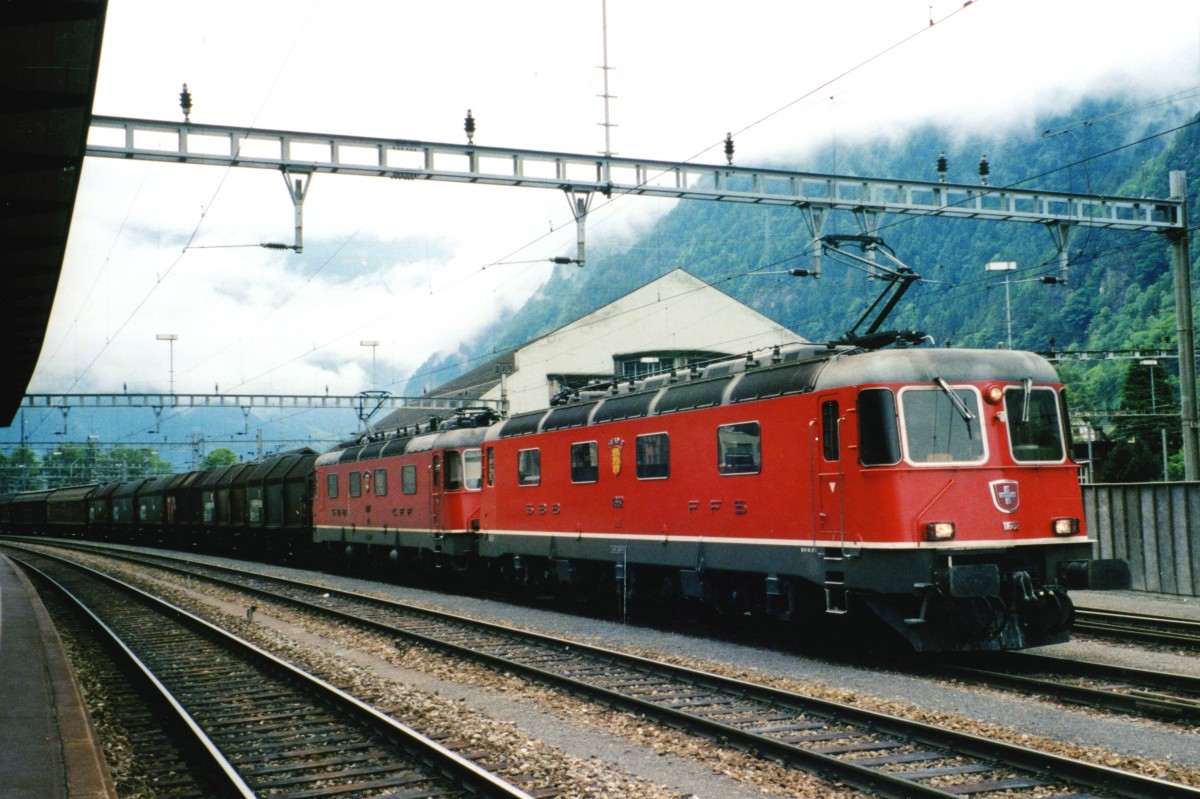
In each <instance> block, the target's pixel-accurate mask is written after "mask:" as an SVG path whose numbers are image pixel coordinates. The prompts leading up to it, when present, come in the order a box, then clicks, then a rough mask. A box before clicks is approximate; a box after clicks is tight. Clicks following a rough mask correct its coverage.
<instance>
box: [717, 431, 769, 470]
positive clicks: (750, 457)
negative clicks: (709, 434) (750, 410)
mask: <svg viewBox="0 0 1200 799" xmlns="http://www.w3.org/2000/svg"><path fill="white" fill-rule="evenodd" d="M761 470H762V437H761V434H760V433H759V429H758V422H742V423H741V424H724V425H721V426H720V427H718V428H717V471H718V472H719V473H720V474H758V473H759V471H761Z"/></svg>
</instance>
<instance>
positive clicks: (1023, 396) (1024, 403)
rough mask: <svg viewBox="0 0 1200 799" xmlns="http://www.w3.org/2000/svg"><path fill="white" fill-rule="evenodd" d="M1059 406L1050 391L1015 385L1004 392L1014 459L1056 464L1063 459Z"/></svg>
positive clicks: (1054, 394)
mask: <svg viewBox="0 0 1200 799" xmlns="http://www.w3.org/2000/svg"><path fill="white" fill-rule="evenodd" d="M1058 406H1059V403H1058V396H1057V395H1056V393H1055V391H1054V390H1053V389H1050V388H1030V387H1026V386H1014V387H1010V388H1006V389H1005V390H1004V409H1005V414H1006V416H1007V417H1008V444H1009V447H1011V449H1012V456H1013V460H1015V461H1018V462H1021V463H1031V462H1033V463H1039V462H1040V463H1058V462H1059V461H1061V460H1062V459H1063V457H1064V456H1065V454H1066V450H1065V448H1064V446H1063V436H1062V423H1061V421H1060V420H1059V416H1058Z"/></svg>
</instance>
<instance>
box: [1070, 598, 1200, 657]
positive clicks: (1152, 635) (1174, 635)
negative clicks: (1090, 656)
mask: <svg viewBox="0 0 1200 799" xmlns="http://www.w3.org/2000/svg"><path fill="white" fill-rule="evenodd" d="M1075 630H1076V631H1078V632H1081V633H1087V634H1089V635H1095V636H1098V637H1101V638H1110V639H1116V640H1121V641H1136V642H1138V643H1148V644H1159V645H1162V646H1170V647H1177V648H1184V649H1193V650H1200V621H1192V620H1189V619H1173V618H1170V617H1167V616H1152V615H1149V614H1144V613H1118V612H1116V611H1109V610H1095V609H1090V608H1076V609H1075Z"/></svg>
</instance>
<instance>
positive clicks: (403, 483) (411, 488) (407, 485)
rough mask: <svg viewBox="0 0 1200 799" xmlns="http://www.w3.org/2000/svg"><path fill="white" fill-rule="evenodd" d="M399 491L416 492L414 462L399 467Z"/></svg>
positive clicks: (405, 492) (404, 492)
mask: <svg viewBox="0 0 1200 799" xmlns="http://www.w3.org/2000/svg"><path fill="white" fill-rule="evenodd" d="M400 493H401V494H415V493H417V467H416V465H415V464H412V463H408V464H405V465H404V466H401V467H400Z"/></svg>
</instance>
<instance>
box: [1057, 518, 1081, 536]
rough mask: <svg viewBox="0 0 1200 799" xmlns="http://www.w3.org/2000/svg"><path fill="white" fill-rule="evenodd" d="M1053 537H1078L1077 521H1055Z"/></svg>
mask: <svg viewBox="0 0 1200 799" xmlns="http://www.w3.org/2000/svg"><path fill="white" fill-rule="evenodd" d="M1054 534H1055V535H1079V520H1078V519H1075V518H1067V519H1055V520H1054Z"/></svg>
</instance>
